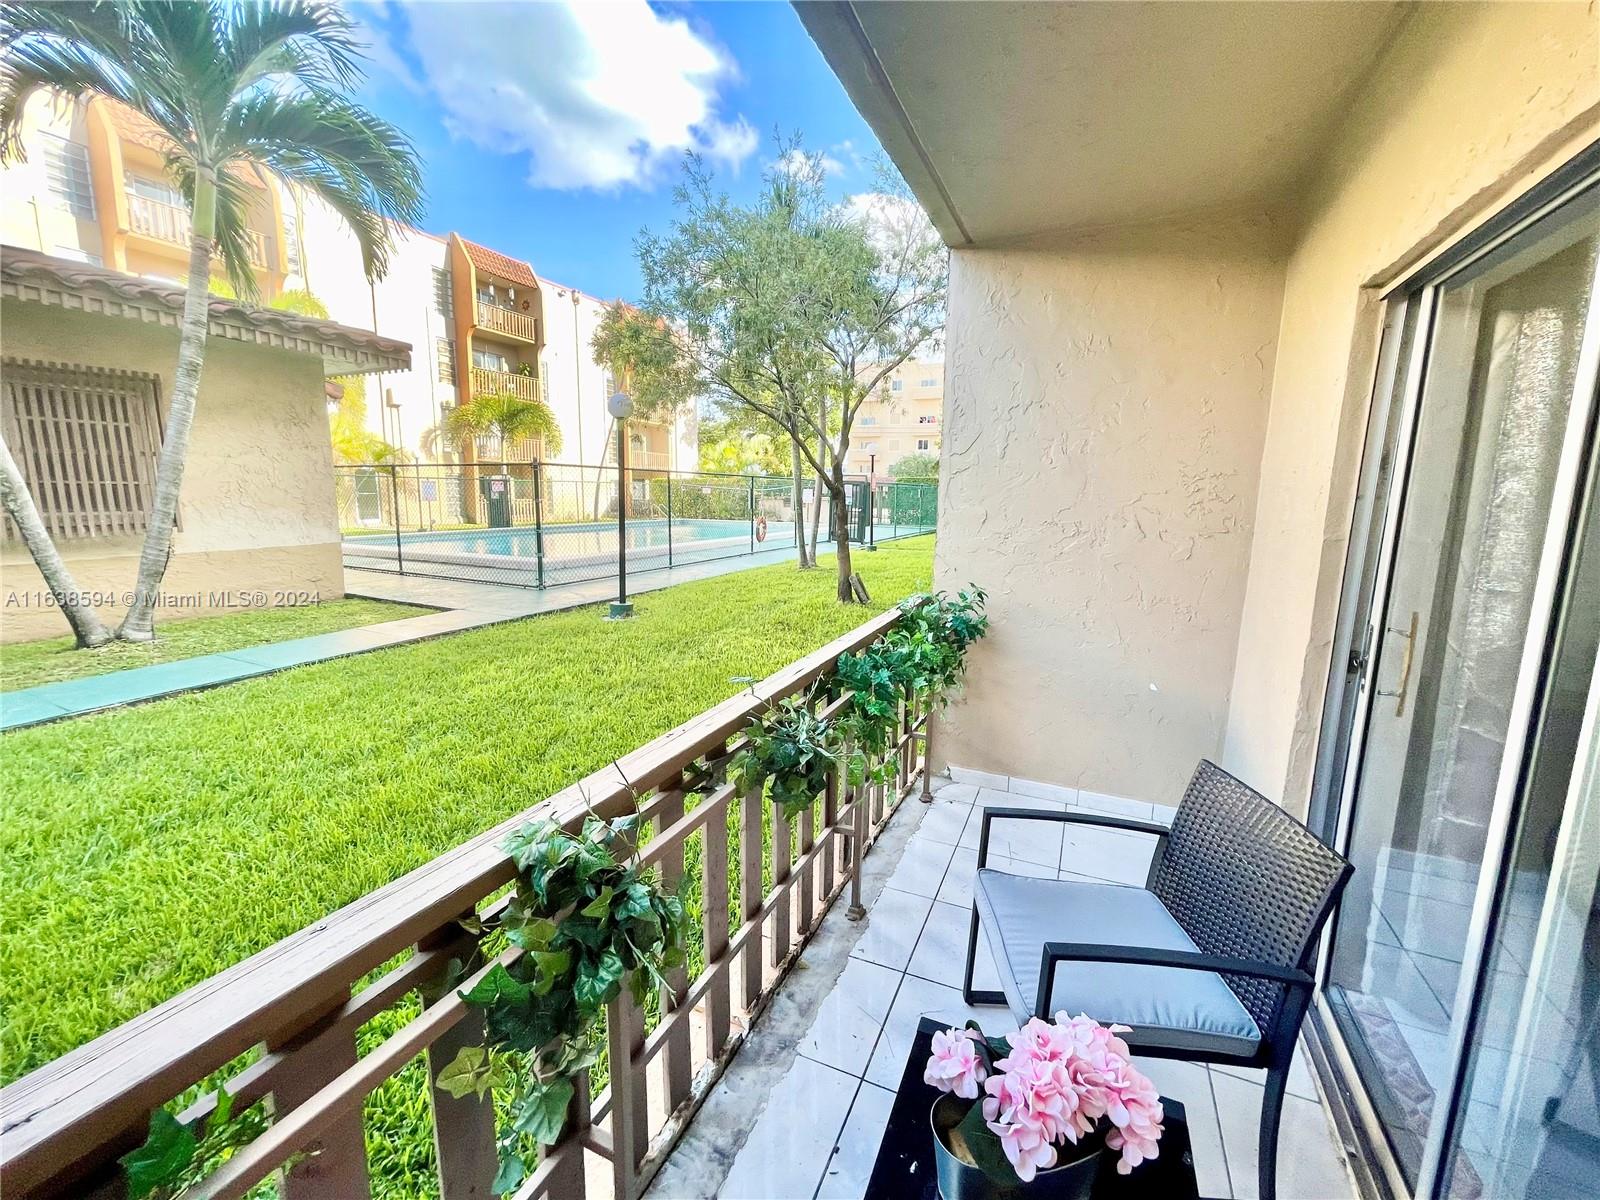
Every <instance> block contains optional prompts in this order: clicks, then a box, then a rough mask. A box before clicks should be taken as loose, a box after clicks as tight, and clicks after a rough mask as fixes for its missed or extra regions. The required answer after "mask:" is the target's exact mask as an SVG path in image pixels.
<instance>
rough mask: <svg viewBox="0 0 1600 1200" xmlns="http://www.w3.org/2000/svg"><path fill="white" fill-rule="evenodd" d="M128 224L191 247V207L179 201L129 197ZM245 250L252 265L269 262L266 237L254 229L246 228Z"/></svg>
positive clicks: (161, 239)
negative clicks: (168, 201)
mask: <svg viewBox="0 0 1600 1200" xmlns="http://www.w3.org/2000/svg"><path fill="white" fill-rule="evenodd" d="M128 226H129V228H130V229H132V230H133V232H134V233H137V234H142V235H143V236H145V237H148V238H154V239H155V240H156V241H158V242H167V243H168V244H170V245H173V246H182V247H184V248H185V249H188V246H189V210H188V209H186V208H182V207H180V206H178V205H176V204H167V203H165V202H164V201H161V200H152V199H150V197H148V196H137V195H133V194H131V193H130V194H129V196H128ZM245 238H246V246H245V253H246V256H247V257H248V258H249V259H250V263H251V265H252V266H257V267H264V266H266V265H267V239H266V238H265V237H264V236H263V235H262V234H259V233H257V232H256V231H255V230H254V229H247V230H245Z"/></svg>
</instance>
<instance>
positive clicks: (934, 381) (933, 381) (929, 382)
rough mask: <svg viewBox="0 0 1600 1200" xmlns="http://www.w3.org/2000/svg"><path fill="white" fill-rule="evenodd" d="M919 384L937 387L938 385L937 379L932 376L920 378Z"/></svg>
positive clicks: (926, 386)
mask: <svg viewBox="0 0 1600 1200" xmlns="http://www.w3.org/2000/svg"><path fill="white" fill-rule="evenodd" d="M919 386H921V387H925V388H931V387H938V386H939V381H938V380H937V379H934V378H931V377H930V378H927V379H923V380H921V381H920V382H919Z"/></svg>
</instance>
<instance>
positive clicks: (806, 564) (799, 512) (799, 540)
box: [789, 438, 817, 571]
mask: <svg viewBox="0 0 1600 1200" xmlns="http://www.w3.org/2000/svg"><path fill="white" fill-rule="evenodd" d="M789 462H790V464H791V468H790V471H789V478H790V481H791V483H792V484H793V488H792V490H791V492H790V499H789V510H790V511H791V512H792V513H793V514H794V544H795V549H796V550H798V551H799V552H800V569H801V570H802V571H807V570H810V569H811V568H812V567H814V566H816V565H817V564H816V563H815V562H813V561H812V559H811V558H810V556H809V555H807V554H806V513H805V508H806V490H805V480H804V479H802V478H801V477H800V476H801V473H802V472H803V471H804V469H805V464H804V462H803V461H802V460H801V458H800V443H799V442H797V441H795V440H794V439H793V438H790V439H789Z"/></svg>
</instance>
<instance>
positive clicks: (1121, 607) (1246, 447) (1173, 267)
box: [935, 218, 1283, 803]
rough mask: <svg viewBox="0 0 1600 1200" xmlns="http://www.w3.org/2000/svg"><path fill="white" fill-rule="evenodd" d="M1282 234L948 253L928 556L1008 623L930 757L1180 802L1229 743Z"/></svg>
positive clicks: (1211, 227)
mask: <svg viewBox="0 0 1600 1200" xmlns="http://www.w3.org/2000/svg"><path fill="white" fill-rule="evenodd" d="M1280 242H1281V238H1280V236H1279V232H1278V230H1277V228H1276V226H1275V225H1273V224H1272V223H1271V222H1269V221H1266V220H1264V219H1259V218H1255V219H1247V218H1228V219H1215V220H1209V221H1205V222H1188V223H1169V224H1162V225H1154V226H1147V227H1139V228H1129V229H1122V230H1118V231H1111V232H1102V233H1097V234H1094V235H1089V236H1083V237H1079V238H1077V239H1074V240H1071V241H1056V242H1051V243H1040V244H1033V245H1029V246H1025V247H1018V248H1013V249H1006V250H965V251H958V252H956V253H954V254H953V255H952V270H951V299H950V318H949V343H948V347H947V352H946V369H947V372H948V377H947V380H946V401H945V412H944V421H943V437H944V456H943V461H944V464H945V468H944V479H943V485H942V487H941V494H940V518H939V545H938V558H937V563H936V568H935V574H936V580H937V583H938V586H940V587H943V588H949V589H953V588H956V587H959V586H961V585H963V584H965V583H966V582H968V581H969V580H970V581H973V582H976V583H978V584H980V585H982V586H983V587H985V588H986V589H988V590H989V592H990V596H991V599H990V610H991V613H992V615H993V618H994V621H993V625H992V633H991V636H990V637H989V638H988V639H987V640H986V641H984V642H982V643H980V644H979V646H978V647H977V648H976V650H975V652H974V654H973V656H972V662H971V673H970V675H969V680H968V686H967V689H966V694H965V696H964V697H963V698H962V699H961V700H959V701H957V702H956V703H955V704H954V705H953V706H952V707H951V709H950V710H949V712H948V714H947V716H946V718H945V720H944V722H943V724H942V726H941V729H942V732H941V735H940V737H939V738H938V742H937V746H936V755H937V757H938V758H939V759H941V760H943V761H945V762H953V763H957V764H960V765H962V766H967V767H973V768H977V769H981V770H991V771H996V772H1001V773H1009V774H1012V775H1016V776H1020V777H1023V778H1027V779H1034V780H1040V781H1045V782H1052V783H1059V784H1065V785H1068V786H1081V787H1085V788H1091V789H1093V790H1096V791H1101V792H1109V793H1112V794H1116V795H1127V796H1138V797H1142V798H1147V799H1149V798H1154V799H1160V800H1162V801H1164V802H1168V803H1170V802H1172V801H1174V800H1175V799H1176V797H1177V795H1178V793H1179V791H1181V788H1182V785H1183V783H1184V781H1185V780H1186V779H1187V778H1188V776H1189V774H1190V773H1191V772H1192V771H1193V769H1194V765H1195V762H1196V760H1197V759H1198V758H1199V757H1200V756H1202V755H1215V754H1216V753H1217V752H1218V751H1219V750H1220V747H1221V742H1222V733H1223V726H1224V722H1225V719H1226V714H1227V703H1228V684H1229V679H1230V676H1231V673H1232V670H1233V662H1234V649H1235V639H1236V635H1237V631H1238V622H1239V612H1240V607H1241V605H1242V603H1243V599H1244V586H1245V577H1246V567H1247V559H1248V554H1249V547H1250V537H1251V521H1252V517H1253V515H1254V512H1255V496H1256V473H1257V467H1258V463H1259V461H1260V455H1261V446H1262V437H1263V434H1264V431H1265V428H1266V419H1267V396H1268V388H1269V384H1270V380H1271V375H1272V362H1273V352H1274V340H1275V336H1276V332H1277V327H1278V315H1279V309H1280V304H1281V298H1282V279H1283V262H1282V256H1281V252H1280V250H1279V246H1280Z"/></svg>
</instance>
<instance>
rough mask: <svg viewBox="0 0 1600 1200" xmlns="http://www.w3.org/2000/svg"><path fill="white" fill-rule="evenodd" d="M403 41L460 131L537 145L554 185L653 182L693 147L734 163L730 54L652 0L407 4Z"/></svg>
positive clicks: (743, 138) (536, 176)
mask: <svg viewBox="0 0 1600 1200" xmlns="http://www.w3.org/2000/svg"><path fill="white" fill-rule="evenodd" d="M402 11H403V13H404V15H405V17H406V18H407V21H408V23H409V26H410V34H409V39H408V45H407V46H406V47H405V49H406V50H407V52H408V55H407V57H409V58H410V59H411V60H412V61H414V63H415V64H416V68H417V70H416V74H417V75H418V76H419V77H420V79H421V81H422V82H423V83H424V84H425V86H426V87H427V89H428V90H429V91H430V92H431V93H432V94H433V95H434V96H435V98H436V99H437V100H438V102H439V105H440V107H441V108H442V109H443V110H444V119H445V124H446V127H447V128H448V129H449V130H450V132H451V133H452V134H453V135H454V136H456V137H461V138H465V139H467V140H468V141H471V142H473V143H474V144H476V145H479V146H482V147H483V148H485V149H487V150H491V151H496V152H499V153H504V154H526V155H527V156H528V157H529V172H528V177H529V181H530V182H531V183H533V184H535V185H536V186H540V187H552V188H588V187H594V188H606V187H618V186H635V187H649V186H651V185H652V184H654V183H656V182H657V181H659V180H660V179H662V178H663V177H664V176H665V175H666V174H668V173H670V168H671V166H672V165H673V164H674V163H675V162H676V161H677V160H678V158H679V157H681V155H682V154H683V152H684V151H686V150H697V151H699V152H700V153H701V154H704V155H705V156H706V157H707V158H708V159H711V160H712V161H713V162H715V163H717V164H718V165H720V166H722V167H725V168H728V169H731V170H733V171H737V170H738V169H739V167H740V166H741V165H742V164H743V163H744V162H745V160H746V159H748V158H749V157H750V155H752V154H753V153H755V150H756V146H757V143H758V140H759V139H758V138H757V136H756V132H755V130H754V129H752V128H751V126H750V124H749V122H748V121H746V120H745V119H744V118H743V117H742V116H739V115H737V114H734V115H728V114H727V113H725V112H724V111H722V100H721V90H722V88H723V87H724V86H725V85H726V84H727V83H729V82H730V81H732V80H734V79H736V78H737V76H738V69H737V66H736V64H735V63H734V62H733V60H732V59H731V58H730V57H729V56H728V55H727V53H726V52H725V51H724V50H723V49H722V48H721V47H719V46H717V45H716V44H715V43H714V42H712V41H710V40H708V39H707V38H706V37H705V36H703V35H702V34H701V33H700V32H699V31H697V30H695V29H694V28H692V27H691V26H690V24H689V22H688V21H687V20H686V19H684V18H683V17H681V16H674V15H670V14H664V13H660V12H657V11H656V10H654V9H653V8H651V7H650V5H649V4H648V3H646V2H645V0H611V2H605V3H599V2H596V0H589V2H587V3H584V2H582V0H576V2H568V3H561V4H529V3H487V4H465V3H440V2H437V0H434V2H429V3H420V4H408V5H406V6H404V8H403V10H402Z"/></svg>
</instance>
